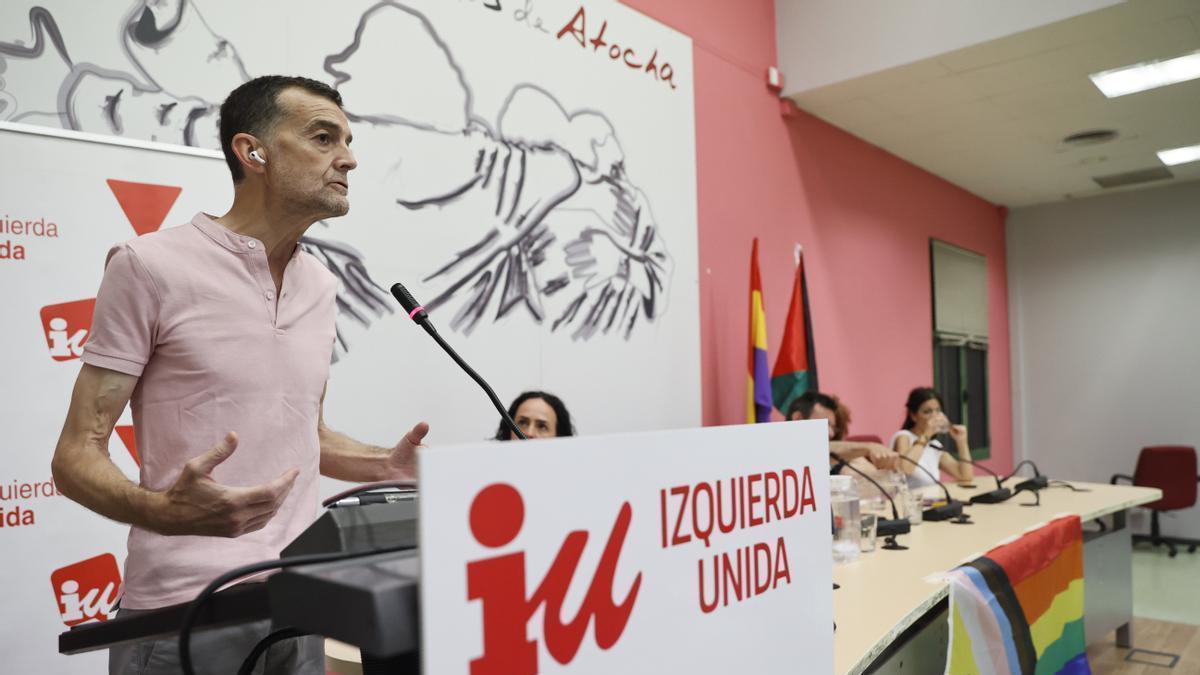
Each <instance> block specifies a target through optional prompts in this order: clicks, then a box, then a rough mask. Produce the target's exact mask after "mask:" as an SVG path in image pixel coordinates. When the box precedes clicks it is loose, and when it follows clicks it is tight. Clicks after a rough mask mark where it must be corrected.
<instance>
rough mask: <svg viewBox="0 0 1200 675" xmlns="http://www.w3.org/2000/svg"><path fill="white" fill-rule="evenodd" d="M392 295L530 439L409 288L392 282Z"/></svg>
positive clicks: (520, 435)
mask: <svg viewBox="0 0 1200 675" xmlns="http://www.w3.org/2000/svg"><path fill="white" fill-rule="evenodd" d="M392 295H393V296H395V298H396V300H397V301H398V302H399V303H400V306H401V307H403V308H404V311H406V312H408V318H410V319H412V320H413V323H415V324H417V325H418V326H420V327H421V328H424V329H425V332H426V333H429V335H430V337H432V338H433V340H434V342H437V343H438V346H439V347H441V348H442V350H443V351H445V352H446V353H447V354H449V355H450V358H452V359H454V362H455V363H457V364H458V367H459V368H462V369H463V370H464V371H465V372H466V373H467V375H470V376H471V379H472V380H475V382H476V384H478V385H479V386H480V387H482V388H483V391H484V393H486V394H487V395H488V398H490V399H491V400H492V405H494V406H496V410H498V411H500V418H501V419H503V420H504V423H505V424H506V425H507V426H508V428H509V429H510V430H511V431H512V432H513V435H515V436H517V437H518V438H522V439H528V437H527V436H526V435H525V434H523V433H521V429H520V428H519V427H518V426H517V423H516V422H513V420H512V418H511V417H509V416H508V411H507V410H505V409H504V404H503V403H501V402H500V399H499V398H496V392H494V391H492V388H491V387H489V386H488V383H487V382H485V381H484V380H483V378H482V377H480V376H479V373H477V372H475V369H474V368H472V367H471V366H469V365H467V362H466V361H463V360H462V357H461V356H459V355H458V352H456V351H454V348H452V347H451V346H450V345H449V344H447V343H446V341H445V340H443V339H442V336H441V335H438V332H437V329H436V328H434V327H433V322H431V321H430V320H429V315H428V314H427V313H425V308H424V307H422V306H421V303H419V302H417V301H416V299H415V298H413V296H412V293H409V292H408V289H407V288H405V287H404V285H403V284H400V283H394V284H392Z"/></svg>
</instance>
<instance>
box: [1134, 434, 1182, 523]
mask: <svg viewBox="0 0 1200 675" xmlns="http://www.w3.org/2000/svg"><path fill="white" fill-rule="evenodd" d="M1133 484H1134V485H1141V486H1144V487H1156V488H1158V489H1160V490H1162V493H1163V497H1162V499H1160V500H1158V501H1156V502H1151V503H1149V504H1146V508H1148V509H1154V510H1156V511H1174V510H1175V509H1186V508H1188V507H1191V506H1193V505H1195V503H1196V448H1194V447H1192V446H1190V445H1152V446H1149V447H1145V448H1142V452H1141V454H1139V455H1138V461H1137V469H1136V470H1135V471H1134V472H1133Z"/></svg>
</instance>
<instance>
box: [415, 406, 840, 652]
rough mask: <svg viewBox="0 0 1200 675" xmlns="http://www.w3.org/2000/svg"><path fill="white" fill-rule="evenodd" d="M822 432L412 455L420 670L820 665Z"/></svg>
mask: <svg viewBox="0 0 1200 675" xmlns="http://www.w3.org/2000/svg"><path fill="white" fill-rule="evenodd" d="M827 451H828V440H827V436H826V431H825V426H824V425H823V424H821V423H819V422H788V423H776V424H764V425H755V426H738V427H720V428H712V429H694V430H686V431H665V432H650V433H641V434H628V435H614V436H602V437H592V438H577V439H554V440H545V441H530V442H521V443H509V444H506V445H504V446H499V447H498V446H496V445H478V446H467V447H456V448H444V449H428V450H424V451H422V452H421V455H420V472H421V483H422V488H421V490H422V492H421V511H420V534H421V608H422V639H423V645H422V649H423V654H422V656H423V660H424V669H425V670H424V672H427V673H468V672H469V673H471V674H472V675H487V674H491V673H495V674H501V673H503V674H504V675H525V674H527V673H552V672H577V673H599V672H614V673H617V672H619V673H676V672H678V673H720V674H721V675H728V674H729V673H795V672H806V673H828V672H832V670H833V640H832V638H833V605H832V603H833V598H832V591H831V586H832V575H833V571H832V563H831V551H830V514H829V502H828V498H829V478H828V474H829V471H828V461H827V459H826V458H827V456H828V455H827Z"/></svg>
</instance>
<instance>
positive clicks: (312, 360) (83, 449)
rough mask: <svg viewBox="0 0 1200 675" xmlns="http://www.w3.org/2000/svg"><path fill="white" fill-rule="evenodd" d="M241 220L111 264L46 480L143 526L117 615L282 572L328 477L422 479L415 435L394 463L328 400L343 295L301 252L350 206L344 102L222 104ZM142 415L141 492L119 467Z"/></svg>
mask: <svg viewBox="0 0 1200 675" xmlns="http://www.w3.org/2000/svg"><path fill="white" fill-rule="evenodd" d="M220 129H221V131H220V135H221V147H222V150H224V153H225V160H226V162H227V163H228V165H229V170H230V172H231V173H232V176H233V182H234V200H233V206H232V207H231V208H230V210H229V212H228V213H226V214H225V215H223V216H221V217H219V218H216V217H211V216H208V215H205V214H203V213H202V214H198V215H197V216H196V217H195V218H193V219H192V221H191V223H189V224H186V225H182V226H180V227H174V228H169V229H166V230H162V231H160V232H156V233H153V234H148V235H145V236H143V237H140V238H138V239H135V240H132V241H129V242H126V243H124V244H120V245H118V246H116V247H114V248H113V249H112V250H111V251H110V252H109V254H108V261H107V263H106V266H105V271H104V279H103V281H102V283H101V285H100V291H99V293H98V296H97V298H96V309H95V316H94V318H93V324H92V333H91V336H90V338H89V340H88V342H87V345H86V347H85V350H84V353H83V357H82V360H83V364H84V365H83V367H82V369H81V370H80V372H79V377H78V379H77V380H76V382H75V389H74V392H73V393H72V395H71V405H70V409H69V411H68V413H67V419H66V423H65V424H64V426H63V431H62V435H61V437H60V438H59V441H58V446H57V448H56V449H55V452H54V460H53V472H54V478H55V481H56V484H57V485H58V487H59V489H60V490H61V491H62V492H63V494H65V495H67V496H68V497H69V498H71V499H73V500H74V501H76V502H79V503H80V504H82V505H83V506H85V507H87V508H89V509H91V510H93V511H95V512H96V513H99V514H101V515H103V516H106V517H108V518H111V519H113V520H118V521H120V522H123V523H129V524H130V525H131V528H130V533H129V542H128V546H129V552H128V556H127V557H126V559H125V581H124V585H123V588H122V597H121V600H120V614H127V613H128V614H134V613H136V612H139V611H145V610H152V609H155V608H159V607H164V606H167V605H173V604H177V603H181V602H186V601H189V600H191V599H192V598H194V597H195V596H196V594H197V593H198V592H199V591H200V590H201V589H202V588H203V587H204V586H205V585H206V584H208V583H209V582H210V581H211V580H213V579H214V578H216V577H217V576H218V575H219V574H221V573H222V572H225V571H227V570H229V569H231V568H233V567H237V566H240V565H243V564H246V563H251V562H256V561H260V560H266V559H270V558H276V557H278V556H279V552H280V550H281V549H282V548H283V547H284V546H285V545H287V544H288V543H289V542H290V541H291V540H292V539H293V538H294V537H295V536H296V535H298V534H299V533H300V532H301V531H302V530H303V529H304V528H305V527H307V526H308V525H309V524H310V523H311V522H312V520H313V519H314V518H315V517H316V510H317V500H318V494H317V490H318V473H319V474H323V475H326V476H330V477H333V478H339V479H342V480H349V481H371V480H383V479H411V478H414V468H415V451H416V448H417V446H419V445H420V443H421V441H422V439H423V438H424V437H425V434H426V433H427V432H428V430H429V427H428V425H426V424H425V423H423V422H422V423H420V424H417V425H416V426H415V427H413V428H412V430H410V431H409V432H408V433H407V434H405V436H404V438H403V439H402V440H401V441H400V442H399V443H398V444H397V445H396V446H395V447H394V448H377V447H371V446H368V445H365V444H362V443H359V442H357V441H354V440H352V439H350V438H348V437H347V436H345V435H342V434H339V433H337V432H334V431H331V430H330V429H329V428H327V427H326V426H325V424H324V421H323V417H322V402H323V400H324V395H325V385H326V380H327V378H328V375H329V364H330V358H331V355H332V350H333V345H334V339H335V326H334V318H335V304H334V296H335V291H336V290H337V289H336V287H337V282H336V280H335V278H334V277H333V275H332V274H330V272H329V271H328V270H326V269H325V268H324V267H323V266H322V265H321V263H320V262H318V261H317V260H316V259H315V258H313V257H312V256H310V255H309V254H307V253H305V252H303V251H302V250H300V248H299V247H298V246H297V243H298V242H299V240H300V237H301V236H302V235H303V234H304V232H305V230H307V229H308V227H309V226H310V225H312V224H313V223H314V222H316V221H318V220H321V219H324V218H331V217H336V216H341V215H344V214H345V213H346V212H347V211H348V210H349V208H350V203H349V200H348V193H349V180H348V174H349V173H350V171H351V170H352V169H354V168H355V166H356V162H355V159H354V154H353V153H352V152H351V151H350V147H349V146H350V141H351V133H350V128H349V123H348V121H347V119H346V115H345V114H344V113H343V112H342V100H341V96H340V95H339V94H338V93H337V91H335V90H334V89H332V88H330V87H328V86H326V85H325V84H322V83H320V82H316V81H314V80H309V79H305V78H293V77H280V76H268V77H260V78H257V79H255V80H251V81H249V82H246V83H245V84H243V85H241V86H239V87H238V88H237V89H235V90H234V91H233V92H232V93H231V94H230V95H229V97H228V98H227V99H226V100H225V103H224V104H223V105H222V106H221V121H220ZM126 403H130V404H131V407H132V412H133V422H134V428H135V431H136V435H137V448H138V453H139V456H140V464H141V476H140V482H139V484H134V483H132V482H130V481H129V480H128V479H127V478H126V477H125V476H124V475H123V474H122V473H121V471H120V470H119V469H118V468H117V467H116V466H115V465H114V464H113V462H112V461H111V460H110V459H109V456H108V439H109V436H110V435H111V433H112V430H113V426H114V424H115V423H116V421H117V419H118V418H119V417H120V415H121V412H122V410H124V408H125V405H126ZM268 631H269V626H268V624H267V622H265V621H264V622H260V623H258V624H250V625H246V626H236V627H232V628H223V629H218V630H214V631H206V632H202V633H199V634H197V635H196V636H195V638H194V639H193V646H192V650H191V651H192V654H193V655H194V656H195V658H196V671H197V672H198V673H214V674H215V673H220V674H221V675H228V673H233V672H236V671H237V669H238V666H239V665H240V663H241V661H242V659H244V658H245V657H246V655H247V654H248V653H249V652H250V650H251V649H252V648H253V646H254V645H255V644H256V643H257V642H258V641H259V640H260V639H261V638H262V637H264V636H265V635H266V634H267V632H268ZM265 661H266V663H267V672H269V673H280V674H282V673H289V674H290V673H306V674H307V673H324V672H325V671H324V653H323V646H322V642H321V640H320V638H316V637H307V638H299V639H297V640H289V641H286V642H283V643H279V644H277V645H275V646H274V647H273V648H272V650H271V651H270V652H268V654H267V655H266V657H265ZM179 669H180V666H179V659H178V654H177V650H176V644H175V640H174V639H166V640H158V641H152V642H146V643H141V644H136V645H131V646H124V647H116V648H113V649H112V650H110V652H109V672H110V674H122V675H126V674H133V673H137V674H138V675H141V674H143V673H155V674H157V673H177V672H179Z"/></svg>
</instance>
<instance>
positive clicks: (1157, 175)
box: [1092, 166, 1175, 188]
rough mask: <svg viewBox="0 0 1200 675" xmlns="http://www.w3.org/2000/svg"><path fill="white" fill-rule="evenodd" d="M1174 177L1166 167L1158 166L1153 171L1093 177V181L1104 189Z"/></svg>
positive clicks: (1143, 170)
mask: <svg viewBox="0 0 1200 675" xmlns="http://www.w3.org/2000/svg"><path fill="white" fill-rule="evenodd" d="M1174 177H1175V174H1173V173H1171V172H1170V171H1169V170H1167V168H1166V167H1165V166H1156V167H1154V168H1152V169H1138V170H1137V171H1126V172H1125V173H1114V174H1109V175H1107V176H1093V177H1092V180H1094V181H1096V185H1099V186H1100V187H1102V188H1114V187H1122V186H1125V185H1137V184H1138V183H1149V182H1151V181H1156V180H1165V179H1167V178H1174Z"/></svg>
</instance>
